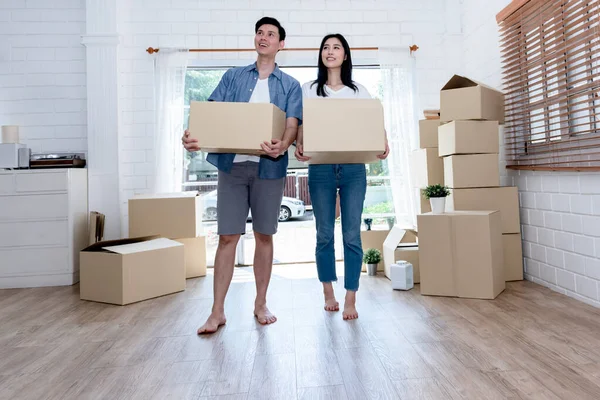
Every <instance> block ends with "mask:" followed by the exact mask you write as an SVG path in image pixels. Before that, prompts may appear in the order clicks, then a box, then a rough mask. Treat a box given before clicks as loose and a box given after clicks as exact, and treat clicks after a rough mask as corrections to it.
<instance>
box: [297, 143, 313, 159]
mask: <svg viewBox="0 0 600 400" xmlns="http://www.w3.org/2000/svg"><path fill="white" fill-rule="evenodd" d="M294 155H295V156H296V159H297V160H298V161H302V162H307V161H308V160H310V157H305V156H304V146H303V145H302V144H301V143H296V152H295V153H294Z"/></svg>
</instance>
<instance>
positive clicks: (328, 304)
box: [323, 282, 340, 311]
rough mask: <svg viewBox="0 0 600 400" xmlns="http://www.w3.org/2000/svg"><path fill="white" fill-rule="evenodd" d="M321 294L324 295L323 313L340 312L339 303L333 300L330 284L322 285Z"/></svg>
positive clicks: (333, 293)
mask: <svg viewBox="0 0 600 400" xmlns="http://www.w3.org/2000/svg"><path fill="white" fill-rule="evenodd" d="M323 294H324V295H325V311H340V303H338V302H337V300H336V299H335V292H334V291H333V285H332V284H331V282H328V283H325V282H324V283H323Z"/></svg>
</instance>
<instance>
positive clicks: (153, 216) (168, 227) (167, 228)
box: [129, 192, 203, 239]
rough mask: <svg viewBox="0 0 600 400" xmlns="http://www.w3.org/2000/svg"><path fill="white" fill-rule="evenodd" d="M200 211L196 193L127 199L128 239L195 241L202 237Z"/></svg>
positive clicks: (141, 196)
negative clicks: (151, 236) (160, 237)
mask: <svg viewBox="0 0 600 400" xmlns="http://www.w3.org/2000/svg"><path fill="white" fill-rule="evenodd" d="M202 211H203V210H202V198H201V197H200V196H199V195H198V193H197V192H181V193H165V194H156V195H140V196H135V197H133V198H131V199H129V237H137V236H149V235H160V236H163V237H166V238H170V239H178V238H195V237H198V236H200V235H201V234H202Z"/></svg>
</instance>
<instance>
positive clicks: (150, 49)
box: [146, 44, 419, 54]
mask: <svg viewBox="0 0 600 400" xmlns="http://www.w3.org/2000/svg"><path fill="white" fill-rule="evenodd" d="M408 48H409V50H410V53H411V54H412V53H413V52H414V51H417V50H418V49H419V46H417V45H416V44H413V45H412V46H408ZM350 50H355V51H362V50H366V51H373V50H375V51H377V50H379V47H351V48H350ZM146 51H147V52H148V53H149V54H153V53H158V52H159V51H160V49H159V48H153V47H148V48H147V49H146ZM188 51H189V52H191V53H228V52H247V51H256V49H188ZM281 51H319V49H318V48H312V47H296V48H283V49H282V50H281Z"/></svg>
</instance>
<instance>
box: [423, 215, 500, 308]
mask: <svg viewBox="0 0 600 400" xmlns="http://www.w3.org/2000/svg"><path fill="white" fill-rule="evenodd" d="M417 221H418V226H419V266H420V269H421V294H423V295H434V296H451V297H466V298H476V299H494V298H496V297H497V296H498V295H499V294H500V293H501V292H502V291H503V290H504V289H505V287H506V286H505V277H504V275H505V273H504V250H503V244H502V232H501V221H500V212H499V211H463V212H458V211H457V212H454V213H446V214H421V215H418V216H417Z"/></svg>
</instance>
